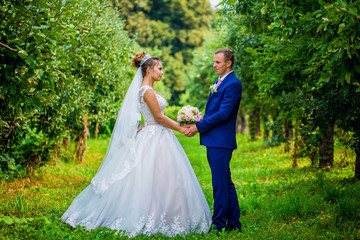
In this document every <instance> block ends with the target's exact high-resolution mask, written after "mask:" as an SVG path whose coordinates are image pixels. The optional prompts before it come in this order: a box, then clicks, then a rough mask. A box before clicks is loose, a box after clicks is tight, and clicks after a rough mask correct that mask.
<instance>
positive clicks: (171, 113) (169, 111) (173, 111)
mask: <svg viewBox="0 0 360 240" xmlns="http://www.w3.org/2000/svg"><path fill="white" fill-rule="evenodd" d="M180 108H181V107H179V106H168V107H166V108H165V109H164V115H165V116H167V117H169V118H171V119H172V120H174V121H177V113H178V111H179V110H180Z"/></svg>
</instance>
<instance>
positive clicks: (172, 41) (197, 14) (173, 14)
mask: <svg viewBox="0 0 360 240" xmlns="http://www.w3.org/2000/svg"><path fill="white" fill-rule="evenodd" d="M112 3H113V6H114V7H115V8H117V9H119V14H120V16H121V17H122V18H124V19H125V20H126V29H127V30H128V31H129V33H130V34H131V35H132V36H136V37H137V39H138V42H139V44H140V45H141V46H142V47H145V48H152V49H161V51H162V54H161V57H162V60H163V62H164V72H165V74H164V81H165V85H166V87H168V88H169V89H170V91H171V99H170V104H178V103H179V95H180V94H181V93H183V92H184V90H185V84H186V81H187V77H186V75H185V73H184V70H185V66H186V64H188V63H190V62H191V60H192V58H193V51H194V49H196V48H197V47H199V46H201V45H202V43H203V41H204V34H205V33H206V32H207V31H208V29H209V24H210V20H211V18H212V16H213V11H212V9H211V7H210V4H209V2H208V1H207V0H190V1H182V0H173V1H170V0H135V1H129V0H124V1H116V0H113V1H112Z"/></svg>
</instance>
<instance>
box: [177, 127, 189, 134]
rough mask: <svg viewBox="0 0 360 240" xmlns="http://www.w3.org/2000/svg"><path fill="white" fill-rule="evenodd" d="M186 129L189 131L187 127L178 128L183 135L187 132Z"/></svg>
mask: <svg viewBox="0 0 360 240" xmlns="http://www.w3.org/2000/svg"><path fill="white" fill-rule="evenodd" d="M188 129H189V126H182V127H180V129H179V132H180V133H182V134H184V135H185V133H186V132H187V130H188Z"/></svg>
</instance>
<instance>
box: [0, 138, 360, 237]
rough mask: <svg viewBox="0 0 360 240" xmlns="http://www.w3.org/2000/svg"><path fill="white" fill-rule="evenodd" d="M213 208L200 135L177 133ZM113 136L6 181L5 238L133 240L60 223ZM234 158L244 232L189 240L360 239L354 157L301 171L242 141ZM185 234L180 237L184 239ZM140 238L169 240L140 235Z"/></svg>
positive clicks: (0, 214)
mask: <svg viewBox="0 0 360 240" xmlns="http://www.w3.org/2000/svg"><path fill="white" fill-rule="evenodd" d="M177 137H178V139H179V141H180V142H181V144H182V145H183V147H184V149H185V151H186V153H187V154H188V157H189V159H190V162H191V164H192V166H193V168H194V171H195V173H196V175H197V177H198V179H199V182H200V184H201V186H202V188H203V191H204V193H205V196H206V199H207V201H208V203H209V205H210V208H211V210H212V205H213V199H212V186H211V173H210V168H209V166H208V164H207V160H206V151H205V148H204V147H202V146H200V145H199V138H198V135H197V136H196V137H194V138H186V137H183V136H181V135H180V134H177ZM108 141H109V139H90V140H89V141H88V148H87V151H86V160H85V161H84V162H82V163H77V164H76V163H74V162H65V161H58V162H57V163H56V164H49V165H47V166H45V167H43V168H42V169H41V171H39V172H37V173H34V174H33V176H31V177H23V178H17V179H14V180H11V181H10V180H4V179H3V180H1V182H0V186H1V190H0V200H1V201H0V239H126V237H122V236H119V235H114V231H110V230H108V229H97V230H93V231H91V232H87V231H85V230H84V228H82V227H80V228H77V229H73V228H72V227H70V226H69V225H67V224H65V223H63V222H62V221H61V220H60V219H59V218H60V217H61V215H62V214H63V212H64V211H65V210H66V209H67V207H68V206H69V205H70V203H71V202H72V200H73V199H74V198H75V197H76V196H77V195H78V194H79V193H80V192H81V191H82V190H83V189H84V188H85V187H86V186H87V185H88V184H89V183H90V180H91V179H92V177H93V176H94V175H95V174H96V171H97V168H98V167H99V165H100V163H101V161H102V158H103V157H104V155H105V153H106V149H107V144H108ZM238 147H239V148H238V149H237V150H236V151H234V153H233V158H232V161H231V171H232V178H233V181H234V183H235V185H236V189H237V193H238V199H239V204H240V209H241V212H242V216H241V222H242V225H243V231H242V233H226V232H224V233H220V235H219V236H218V235H215V234H208V235H203V234H189V235H186V236H185V238H186V239H360V221H359V220H360V182H355V181H354V180H353V175H354V156H353V155H352V154H351V153H350V154H348V155H347V156H346V157H344V156H345V155H344V149H343V148H342V147H341V146H336V152H335V166H334V167H333V168H332V169H322V170H319V169H317V168H316V167H312V166H310V160H309V159H299V161H298V164H299V166H298V167H297V168H295V169H293V168H292V167H291V166H292V159H291V155H290V154H289V153H284V151H283V146H279V147H271V148H270V147H269V148H267V147H265V146H264V144H263V141H261V140H258V141H255V142H249V141H248V136H242V135H239V136H238ZM180 238H182V237H180V236H179V237H176V239H180ZM134 239H168V238H167V237H163V236H157V237H146V236H138V237H136V238H134Z"/></svg>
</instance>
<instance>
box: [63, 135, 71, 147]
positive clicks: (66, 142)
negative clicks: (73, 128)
mask: <svg viewBox="0 0 360 240" xmlns="http://www.w3.org/2000/svg"><path fill="white" fill-rule="evenodd" d="M63 146H64V147H65V148H66V149H69V148H70V132H68V135H67V137H65V138H64V139H63Z"/></svg>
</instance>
